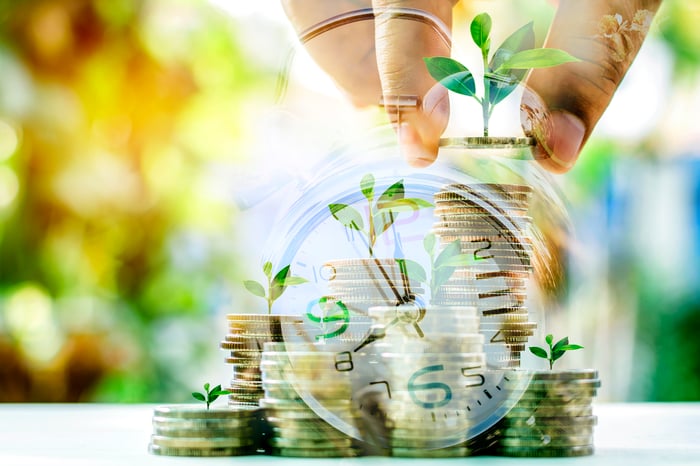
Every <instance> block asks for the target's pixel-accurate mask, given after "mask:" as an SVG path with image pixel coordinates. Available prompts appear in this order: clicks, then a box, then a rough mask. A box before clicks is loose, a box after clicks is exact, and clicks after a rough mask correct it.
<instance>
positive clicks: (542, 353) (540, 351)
mask: <svg viewBox="0 0 700 466" xmlns="http://www.w3.org/2000/svg"><path fill="white" fill-rule="evenodd" d="M530 352H531V353H532V354H534V355H535V356H537V357H538V358H543V359H549V356H547V350H545V349H544V348H540V347H539V346H531V347H530Z"/></svg>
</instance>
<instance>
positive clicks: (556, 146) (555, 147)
mask: <svg viewBox="0 0 700 466" xmlns="http://www.w3.org/2000/svg"><path fill="white" fill-rule="evenodd" d="M550 116H551V118H552V131H551V134H550V137H549V140H548V141H547V145H548V146H549V148H550V151H551V152H550V153H549V154H548V155H549V159H550V160H551V161H552V162H554V163H555V164H556V165H558V166H559V167H561V168H562V169H564V170H569V169H570V168H571V167H573V166H574V164H575V163H576V159H578V155H579V152H580V151H581V143H582V142H583V136H584V134H585V133H586V127H585V126H584V125H583V121H581V119H580V118H578V117H577V116H575V115H573V114H571V113H569V112H564V111H554V112H552V113H551V115H550Z"/></svg>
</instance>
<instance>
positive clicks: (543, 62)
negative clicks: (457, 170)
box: [423, 13, 580, 137]
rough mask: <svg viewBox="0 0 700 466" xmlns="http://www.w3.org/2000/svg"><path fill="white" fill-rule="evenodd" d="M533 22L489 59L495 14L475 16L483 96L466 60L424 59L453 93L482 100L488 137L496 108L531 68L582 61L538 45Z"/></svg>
mask: <svg viewBox="0 0 700 466" xmlns="http://www.w3.org/2000/svg"><path fill="white" fill-rule="evenodd" d="M532 24H533V23H532V22H530V23H528V24H526V25H525V26H523V27H521V28H520V29H518V30H517V31H515V32H514V33H513V34H511V35H510V36H509V37H508V38H507V39H506V40H505V41H504V42H503V44H501V46H500V47H499V48H498V49H496V51H495V52H494V53H493V55H491V59H490V60H489V51H490V49H491V37H490V34H491V17H490V16H489V15H488V13H481V14H479V15H477V16H475V17H474V19H473V20H472V22H471V25H470V27H469V29H470V32H471V36H472V40H473V41H474V43H475V44H476V45H477V47H479V49H480V50H481V58H482V62H483V95H477V93H476V80H475V78H474V75H473V74H472V73H471V71H469V69H468V68H467V67H466V66H464V65H463V64H462V63H460V62H458V61H457V60H453V59H452V58H448V57H426V58H424V59H423V60H424V61H425V64H426V66H427V67H428V72H429V73H430V75H431V76H432V77H433V78H435V80H437V81H438V82H439V83H440V84H442V85H443V86H445V87H446V88H447V89H449V90H451V91H452V92H456V93H457V94H462V95H467V96H470V97H473V98H474V99H476V101H477V102H479V104H480V105H481V111H482V112H481V113H482V118H483V120H484V137H487V136H488V135H489V119H490V118H491V114H492V113H493V109H494V107H495V106H496V104H498V103H499V102H501V101H502V100H503V99H505V98H506V97H507V96H508V95H510V93H512V92H513V91H514V90H515V88H516V87H517V86H518V83H520V81H522V80H523V78H524V77H525V75H526V74H527V71H528V70H530V69H533V68H547V67H550V66H557V65H561V64H563V63H568V62H577V61H580V60H579V59H578V58H576V57H574V56H572V55H569V54H568V53H567V52H565V51H563V50H560V49H552V48H539V49H538V48H534V46H535V33H534V30H533V27H532Z"/></svg>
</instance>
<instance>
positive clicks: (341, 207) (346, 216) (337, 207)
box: [328, 204, 364, 231]
mask: <svg viewBox="0 0 700 466" xmlns="http://www.w3.org/2000/svg"><path fill="white" fill-rule="evenodd" d="M328 209H329V210H330V211H331V215H333V218H335V219H336V220H338V221H339V222H340V223H342V224H343V226H346V227H348V228H352V229H353V230H358V231H359V230H362V229H363V228H364V222H363V221H362V215H360V213H359V212H358V211H357V210H356V209H355V208H353V207H350V206H349V205H346V204H329V205H328Z"/></svg>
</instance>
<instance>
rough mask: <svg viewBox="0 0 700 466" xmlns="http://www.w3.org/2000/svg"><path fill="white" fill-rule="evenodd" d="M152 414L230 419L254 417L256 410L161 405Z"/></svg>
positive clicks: (169, 416) (168, 416)
mask: <svg viewBox="0 0 700 466" xmlns="http://www.w3.org/2000/svg"><path fill="white" fill-rule="evenodd" d="M153 415H154V416H155V417H162V418H166V417H167V418H179V419H232V418H245V417H247V418H250V417H255V416H256V415H257V412H256V410H252V409H228V408H210V409H205V408H203V407H200V406H199V405H163V406H158V407H156V408H154V410H153Z"/></svg>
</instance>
